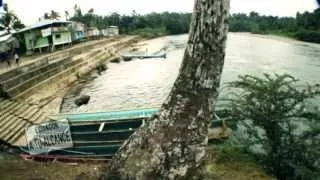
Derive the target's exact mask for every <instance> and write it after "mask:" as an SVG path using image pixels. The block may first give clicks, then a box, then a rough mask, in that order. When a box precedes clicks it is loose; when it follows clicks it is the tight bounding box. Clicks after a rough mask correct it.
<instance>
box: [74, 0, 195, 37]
mask: <svg viewBox="0 0 320 180" xmlns="http://www.w3.org/2000/svg"><path fill="white" fill-rule="evenodd" d="M70 20H73V21H78V22H82V23H84V24H86V25H87V26H95V27H97V28H99V29H104V28H106V27H107V26H111V25H112V26H119V27H120V32H121V33H126V34H133V33H135V32H136V33H138V34H139V33H141V32H146V34H149V33H150V32H152V30H151V29H156V30H155V33H156V34H159V30H162V33H160V34H181V33H187V32H188V31H189V25H190V22H191V13H169V12H164V13H150V14H146V15H140V14H138V13H136V12H135V11H133V12H132V14H131V15H130V16H128V15H120V14H118V13H116V12H114V13H112V14H110V15H109V16H100V15H96V14H94V9H90V10H89V12H88V13H86V14H82V11H81V8H80V7H79V6H77V5H75V7H74V16H73V17H71V18H70ZM148 36H149V35H148Z"/></svg>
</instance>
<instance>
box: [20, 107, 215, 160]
mask: <svg viewBox="0 0 320 180" xmlns="http://www.w3.org/2000/svg"><path fill="white" fill-rule="evenodd" d="M157 112H158V109H140V110H130V111H118V112H98V113H82V114H61V115H54V116H50V117H49V118H50V119H51V120H53V121H51V122H63V121H66V120H67V122H68V126H69V129H68V130H70V132H71V138H72V146H69V147H66V148H63V147H62V148H51V149H50V148H49V149H47V150H46V151H45V152H41V153H32V152H31V150H30V148H32V147H30V146H31V144H27V145H26V146H23V147H20V149H21V150H22V151H23V153H22V154H21V157H22V158H24V159H28V160H35V161H62V162H75V161H77V162H79V161H80V162H81V161H94V162H97V161H108V160H110V159H111V158H112V156H113V155H114V154H115V153H116V152H117V150H118V149H119V148H120V146H121V145H122V143H123V142H124V141H125V140H126V139H127V138H128V137H129V136H130V135H131V134H132V133H133V132H134V131H135V130H136V129H137V128H139V127H140V126H141V125H142V124H144V121H145V120H146V119H148V118H150V117H151V116H152V115H154V114H155V113H157ZM220 121H221V120H220V119H219V122H217V121H216V120H215V121H213V122H212V127H213V128H214V127H219V126H221V122H220ZM51 126H52V125H51ZM48 127H49V126H48V125H46V126H45V128H48ZM38 129H39V128H38ZM42 129H43V128H42ZM43 139H45V138H43ZM55 140H57V139H55ZM50 142H51V141H49V143H50ZM44 143H48V142H45V141H44ZM33 146H34V144H33ZM36 146H37V147H39V146H38V145H36Z"/></svg>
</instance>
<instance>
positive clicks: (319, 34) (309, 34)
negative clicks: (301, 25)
mask: <svg viewBox="0 0 320 180" xmlns="http://www.w3.org/2000/svg"><path fill="white" fill-rule="evenodd" d="M295 37H296V38H297V39H299V40H302V41H307V42H315V43H320V30H318V31H311V30H299V31H298V32H297V33H296V35H295Z"/></svg>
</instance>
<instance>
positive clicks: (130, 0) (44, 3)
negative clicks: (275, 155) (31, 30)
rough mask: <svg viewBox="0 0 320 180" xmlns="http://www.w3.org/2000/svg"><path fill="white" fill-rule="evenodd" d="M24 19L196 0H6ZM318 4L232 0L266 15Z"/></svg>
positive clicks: (142, 9)
mask: <svg viewBox="0 0 320 180" xmlns="http://www.w3.org/2000/svg"><path fill="white" fill-rule="evenodd" d="M3 2H4V3H8V4H9V8H10V9H11V10H13V11H14V13H16V14H17V15H18V17H19V18H20V19H22V21H23V22H24V23H25V24H27V25H30V24H32V23H35V22H37V21H38V18H39V17H41V16H43V14H44V13H45V12H49V11H51V10H55V11H58V12H60V14H61V15H64V11H65V10H68V11H69V12H70V14H71V15H72V14H73V6H74V5H75V4H78V5H79V6H80V7H81V9H82V12H87V11H88V9H90V8H94V10H95V13H96V14H100V15H108V14H110V13H111V12H118V13H120V14H130V13H131V12H132V11H133V10H135V11H136V12H137V13H141V14H145V13H149V12H163V11H175V12H192V10H193V4H194V0H3ZM317 7H318V5H317V3H316V0H231V12H232V13H236V12H244V13H248V12H251V11H256V12H259V13H260V14H265V15H275V16H295V14H296V12H298V11H300V12H304V11H313V10H314V9H316V8H317Z"/></svg>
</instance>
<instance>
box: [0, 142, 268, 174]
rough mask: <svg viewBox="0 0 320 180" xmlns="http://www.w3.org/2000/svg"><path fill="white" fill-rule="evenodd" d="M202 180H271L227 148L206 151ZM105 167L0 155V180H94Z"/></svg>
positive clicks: (249, 159) (250, 160)
mask: <svg viewBox="0 0 320 180" xmlns="http://www.w3.org/2000/svg"><path fill="white" fill-rule="evenodd" d="M207 152H208V157H209V159H208V163H207V165H206V168H205V169H206V172H205V179H206V180H211V179H212V180H231V179H232V180H251V179H252V180H273V179H274V178H271V177H269V176H268V175H267V174H266V173H265V172H264V171H263V168H262V167H260V166H258V165H257V163H256V162H255V160H254V158H252V157H251V156H249V155H247V154H245V153H243V152H242V151H241V150H240V149H239V148H237V147H232V146H229V145H226V144H225V145H224V144H223V143H222V145H210V146H209V147H208V150H207ZM106 166H107V164H90V163H72V164H65V163H59V162H47V163H39V162H32V161H24V160H22V159H21V158H18V157H16V156H12V155H7V154H5V155H4V154H1V153H0V179H4V180H16V179H24V180H56V179H59V180H69V179H72V180H96V179H98V178H99V176H100V173H101V172H106V169H105V167H106Z"/></svg>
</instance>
